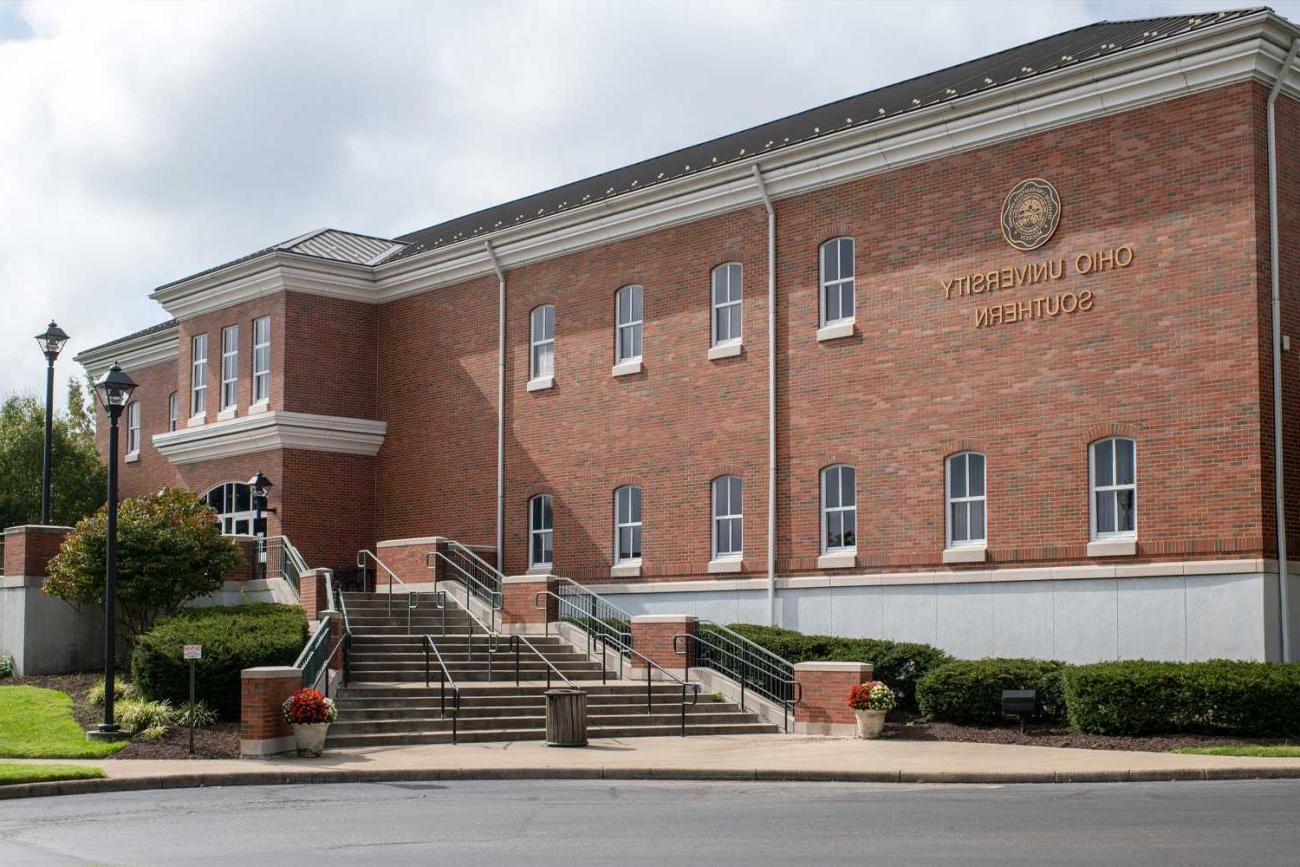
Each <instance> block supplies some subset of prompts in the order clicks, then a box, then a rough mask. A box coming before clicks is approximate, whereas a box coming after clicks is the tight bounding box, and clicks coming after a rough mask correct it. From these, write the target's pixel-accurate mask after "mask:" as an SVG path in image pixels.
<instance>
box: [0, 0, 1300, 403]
mask: <svg viewBox="0 0 1300 867" xmlns="http://www.w3.org/2000/svg"><path fill="white" fill-rule="evenodd" d="M1171 5H1172V6H1175V7H1181V6H1182V4H1168V3H1097V4H1092V5H1091V6H1089V4H1087V3H1085V2H1083V0H1079V2H1059V3H1026V4H1020V3H976V2H949V3H926V4H921V3H872V4H867V3H841V2H821V3H792V4H772V3H760V2H758V0H738V2H719V3H687V2H652V3H643V2H631V0H623V2H618V3H608V2H588V3H577V2H559V0H545V2H531V3H500V2H484V3H476V4H472V5H471V4H466V3H430V2H420V0H414V2H396V0H394V2H352V3H347V2H331V3H328V4H321V3H319V2H278V3H267V2H255V3H252V2H229V0H224V2H216V3H203V2H188V3H122V4H119V3H110V2H92V3H84V4H83V3H70V2H60V3H20V4H17V5H14V4H4V5H0V81H3V82H4V83H5V84H4V88H3V94H4V95H3V98H2V99H0V301H2V307H0V309H3V310H4V315H3V317H0V393H5V392H8V391H11V390H15V389H28V390H36V389H37V388H39V387H40V384H41V383H42V381H43V379H42V377H43V370H42V367H43V362H42V360H41V358H40V356H39V353H38V352H37V349H36V347H35V343H34V341H32V340H31V335H33V334H35V333H37V332H38V331H39V330H41V328H42V327H43V326H44V324H45V322H46V321H47V320H48V319H49V318H50V317H51V316H53V317H55V318H57V319H58V320H59V322H60V324H61V325H63V326H64V327H65V328H66V329H67V330H68V331H69V332H70V333H72V334H73V337H74V340H73V342H72V344H71V346H70V349H69V353H68V357H69V358H70V356H71V354H73V353H75V352H76V351H79V350H81V349H84V348H86V347H88V346H91V345H93V344H95V343H99V342H102V341H104V340H108V339H111V338H113V337H116V336H119V335H120V334H123V333H125V332H127V331H130V330H134V329H136V328H140V327H143V326H146V325H150V324H152V323H154V322H157V321H160V320H161V319H163V318H165V315H166V314H165V313H164V312H163V311H162V310H161V309H160V308H158V307H157V306H156V305H154V304H153V303H152V302H150V301H149V300H148V299H147V297H146V295H147V293H148V292H149V290H151V289H152V288H153V287H155V286H157V285H159V284H161V283H164V282H167V281H170V280H173V279H176V278H179V277H183V276H185V275H186V274H189V273H192V272H194V271H197V270H200V269H202V268H206V267H209V266H211V265H215V264H218V263H220V262H222V261H225V260H227V259H230V258H234V257H236V256H239V255H243V254H244V253H247V252H251V251H253V250H255V249H258V248H260V247H263V246H266V245H268V244H271V243H274V242H277V241H280V240H284V239H285V238H288V237H292V236H294V235H296V234H299V233H300V232H303V231H306V230H307V229H311V228H315V227H318V226H325V225H330V226H337V227H340V228H347V229H355V230H358V231H367V232H375V233H379V234H398V233H401V232H406V231H412V230H415V229H418V228H421V227H423V226H426V225H430V224H432V223H435V222H438V221H440V220H443V219H447V218H450V217H454V216H457V215H459V214H462V213H466V212H468V211H471V210H474V209H477V208H481V207H486V206H489V205H492V204H495V203H497V202H501V201H505V200H508V199H511V198H515V197H518V196H521V195H526V194H528V193H531V192H536V191H538V190H541V189H545V188H547V187H550V186H554V185H556V184H560V183H564V182H567V181H571V180H575V179H577V178H579V177H583V176H585V175H589V174H593V173H595V172H597V171H601V170H604V169H608V168H613V167H616V166H619V165H623V164H626V163H629V162H633V161H636V160H640V159H644V158H646V157H650V156H654V155H655V154H658V153H662V152H664V151H667V150H670V149H673V148H676V147H682V146H685V145H690V144H694V143H696V142H699V141H704V140H706V139H709V138H711V137H713V136H717V135H721V134H724V133H727V132H731V131H734V130H737V129H741V128H743V127H746V126H750V125H753V124H756V123H761V122H763V121H765V120H770V119H774V118H777V117H780V116H782V115H785V114H789V113H792V112H795V111H799V110H802V109H805V108H810V107H812V106H814V105H818V104H820V103H824V102H828V101H830V100H833V99H837V98H840V97H844V96H848V95H851V94H854V93H858V92H861V91H864V90H868V89H870V88H872V87H877V86H880V85H883V84H888V83H890V82H892V81H897V80H900V79H903V78H906V77H909V76H912V75H916V74H919V73H922V72H926V71H929V70H931V69H937V68H940V67H943V66H947V65H950V64H953V63H957V62H960V61H963V60H967V59H970V58H972V57H976V56H979V55H982V54H985V53H988V52H991V51H995V50H998V49H1001V48H1005V47H1009V46H1012V45H1016V44H1019V43H1021V42H1025V41H1028V40H1030V39H1034V38H1038V37H1040V36H1044V35H1047V34H1050V33H1054V32H1057V31H1060V30H1064V29H1067V28H1070V27H1075V26H1079V25H1081V24H1084V23H1088V22H1089V21H1092V20H1096V19H1098V18H1102V17H1109V18H1118V17H1139V16H1141V15H1145V14H1160V13H1163V12H1166V11H1168V10H1169V8H1170V7H1171ZM1195 5H1198V6H1204V5H1206V4H1205V3H1197V4H1195ZM1209 5H1211V6H1214V5H1216V4H1215V3H1210V4H1209ZM1219 5H1230V4H1227V3H1223V4H1219ZM1280 5H1283V6H1286V5H1288V4H1280ZM1292 5H1293V4H1292ZM1283 14H1286V13H1285V12H1284V13H1283ZM60 371H61V373H62V374H63V375H64V376H67V375H71V374H73V373H74V372H75V371H74V366H73V365H72V363H71V361H70V360H66V361H64V362H62V363H61V365H60Z"/></svg>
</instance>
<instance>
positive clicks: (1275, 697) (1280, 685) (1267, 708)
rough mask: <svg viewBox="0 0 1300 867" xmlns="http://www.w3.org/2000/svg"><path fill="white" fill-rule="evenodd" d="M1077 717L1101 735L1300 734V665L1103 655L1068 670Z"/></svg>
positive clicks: (1069, 700) (1069, 699) (1073, 720)
mask: <svg viewBox="0 0 1300 867" xmlns="http://www.w3.org/2000/svg"><path fill="white" fill-rule="evenodd" d="M1064 680H1065V700H1066V705H1067V706H1068V707H1069V711H1070V724H1071V725H1073V726H1074V727H1075V728H1077V729H1079V730H1080V731H1084V732H1088V733H1090V734H1100V735H1151V734H1161V733H1169V732H1204V733H1209V734H1233V735H1240V736H1245V737H1295V736H1297V735H1300V665H1297V664H1287V665H1280V664H1277V663H1269V662H1237V661H1233V660H1226V659H1215V660H1210V661H1209V662H1146V661H1142V660H1137V661H1125V662H1101V663H1096V664H1094V665H1076V666H1071V667H1070V668H1068V669H1067V670H1066V671H1065V673H1064Z"/></svg>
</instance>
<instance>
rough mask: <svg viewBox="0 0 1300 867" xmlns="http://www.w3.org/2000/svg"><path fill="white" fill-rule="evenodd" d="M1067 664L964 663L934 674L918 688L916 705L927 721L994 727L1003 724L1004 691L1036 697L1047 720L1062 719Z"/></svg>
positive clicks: (1025, 661) (1036, 661)
mask: <svg viewBox="0 0 1300 867" xmlns="http://www.w3.org/2000/svg"><path fill="white" fill-rule="evenodd" d="M1065 668H1066V665H1065V663H1062V662H1053V661H1051V660H1044V659H963V660H958V661H956V662H949V663H947V664H946V665H941V666H939V667H938V668H935V669H933V670H932V671H930V672H929V673H928V674H926V675H925V676H924V677H923V678H921V680H920V682H919V683H918V684H917V686H916V697H917V704H918V705H919V706H920V709H921V712H922V713H924V714H925V715H926V716H928V717H930V718H931V719H936V720H943V721H944V722H952V723H957V724H958V725H973V726H992V725H997V724H998V723H999V722H1001V721H1002V719H1003V717H1002V690H1004V689H1033V690H1037V691H1038V698H1039V701H1040V702H1041V703H1042V705H1043V713H1044V714H1045V715H1046V716H1047V717H1048V718H1049V719H1063V718H1064V717H1065V688H1064V685H1063V684H1062V682H1061V672H1062V671H1063V670H1064V669H1065Z"/></svg>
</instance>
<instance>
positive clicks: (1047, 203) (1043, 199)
mask: <svg viewBox="0 0 1300 867" xmlns="http://www.w3.org/2000/svg"><path fill="white" fill-rule="evenodd" d="M1060 222H1061V197H1060V196H1059V195H1057V193H1056V187H1054V186H1052V185H1051V184H1049V183H1048V182H1047V181H1045V180H1043V179H1042V178H1030V179H1028V180H1025V181H1021V182H1020V183H1018V184H1016V185H1015V186H1014V187H1012V188H1011V192H1010V193H1008V194H1007V200H1006V201H1005V202H1003V203H1002V237H1004V238H1006V239H1007V243H1008V244H1010V245H1011V246H1013V247H1015V248H1016V249H1017V250H1037V249H1038V248H1039V247H1041V246H1043V245H1044V244H1046V243H1047V239H1048V238H1051V237H1052V233H1053V232H1055V231H1056V226H1057V224H1058V223H1060Z"/></svg>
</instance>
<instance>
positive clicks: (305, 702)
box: [284, 689, 335, 724]
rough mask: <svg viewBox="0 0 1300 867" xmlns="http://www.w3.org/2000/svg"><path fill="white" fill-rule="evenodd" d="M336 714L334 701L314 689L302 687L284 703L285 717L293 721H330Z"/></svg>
mask: <svg viewBox="0 0 1300 867" xmlns="http://www.w3.org/2000/svg"><path fill="white" fill-rule="evenodd" d="M334 715H335V712H334V703H333V702H331V701H330V700H329V699H327V698H326V697H325V696H323V695H321V694H320V692H318V691H317V690H314V689H300V690H298V691H297V692H295V693H294V694H293V695H292V696H290V697H289V700H288V701H286V702H285V703H284V718H285V719H286V720H288V721H289V722H291V723H300V724H311V723H323V722H330V721H331V720H332V719H333V718H334Z"/></svg>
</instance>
